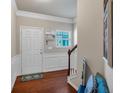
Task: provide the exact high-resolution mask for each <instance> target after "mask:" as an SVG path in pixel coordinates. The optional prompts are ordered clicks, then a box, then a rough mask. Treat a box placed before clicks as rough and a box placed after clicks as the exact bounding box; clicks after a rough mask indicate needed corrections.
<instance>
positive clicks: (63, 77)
mask: <svg viewBox="0 0 124 93" xmlns="http://www.w3.org/2000/svg"><path fill="white" fill-rule="evenodd" d="M12 93H76V91H75V89H73V88H72V87H71V86H70V85H69V84H68V83H67V70H63V71H55V72H48V73H45V74H44V78H43V79H39V80H32V81H27V82H21V81H20V77H18V78H17V80H16V82H15V85H14V88H13V90H12Z"/></svg>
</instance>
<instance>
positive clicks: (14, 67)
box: [11, 55, 21, 89]
mask: <svg viewBox="0 0 124 93" xmlns="http://www.w3.org/2000/svg"><path fill="white" fill-rule="evenodd" d="M20 74H21V56H20V55H16V56H14V57H12V59H11V89H12V88H13V86H14V84H15V81H16V78H17V76H19V75H20Z"/></svg>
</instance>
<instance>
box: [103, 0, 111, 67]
mask: <svg viewBox="0 0 124 93" xmlns="http://www.w3.org/2000/svg"><path fill="white" fill-rule="evenodd" d="M103 22H104V23H103V24H104V26H103V27H104V30H103V56H104V59H105V60H106V61H107V62H108V64H109V66H110V67H112V68H113V1H112V0H104V17H103Z"/></svg>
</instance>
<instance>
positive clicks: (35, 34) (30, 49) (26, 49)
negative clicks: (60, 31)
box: [21, 27, 43, 75]
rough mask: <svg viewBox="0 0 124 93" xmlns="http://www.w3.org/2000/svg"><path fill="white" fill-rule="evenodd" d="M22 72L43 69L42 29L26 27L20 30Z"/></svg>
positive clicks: (29, 72)
mask: <svg viewBox="0 0 124 93" xmlns="http://www.w3.org/2000/svg"><path fill="white" fill-rule="evenodd" d="M21 34H22V37H21V38H22V39H21V42H22V43H21V48H22V74H23V75H24V74H31V73H39V72H42V70H43V65H42V64H43V53H42V52H43V29H40V28H32V27H26V28H22V31H21Z"/></svg>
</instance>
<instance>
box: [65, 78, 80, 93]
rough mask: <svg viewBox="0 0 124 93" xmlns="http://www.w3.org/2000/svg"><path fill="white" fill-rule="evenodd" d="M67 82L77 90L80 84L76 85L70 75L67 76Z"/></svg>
mask: <svg viewBox="0 0 124 93" xmlns="http://www.w3.org/2000/svg"><path fill="white" fill-rule="evenodd" d="M67 83H68V84H70V85H71V86H72V87H73V88H74V89H75V90H76V91H77V90H78V86H76V85H74V84H73V83H72V82H71V80H70V77H67Z"/></svg>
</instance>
